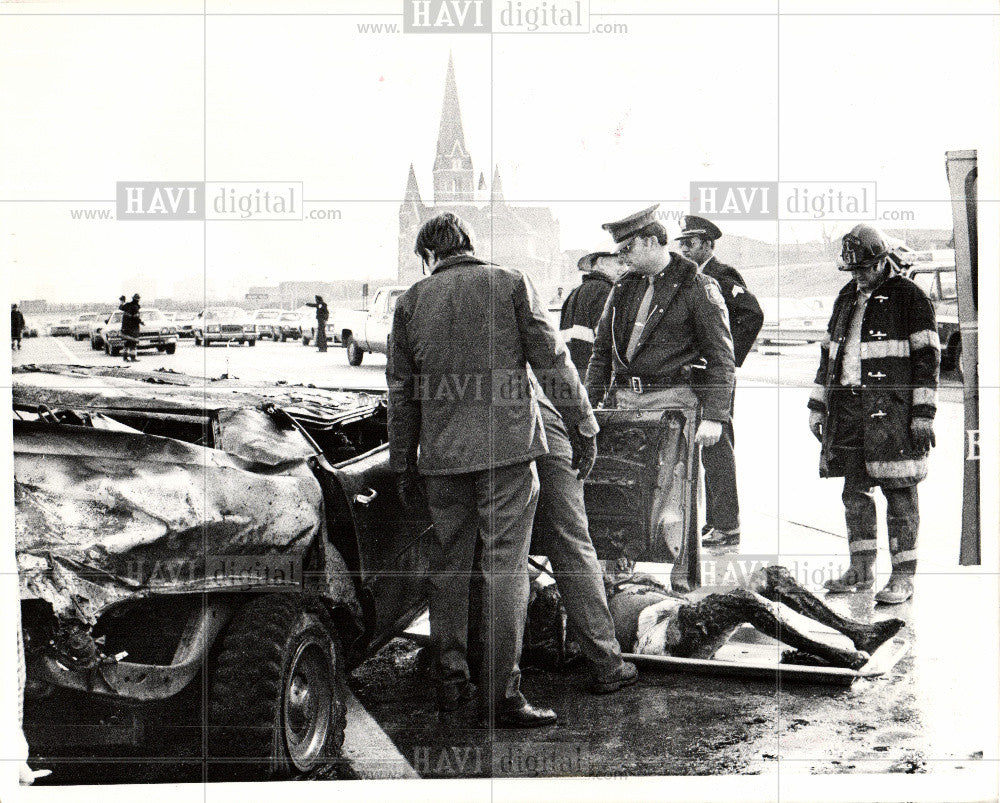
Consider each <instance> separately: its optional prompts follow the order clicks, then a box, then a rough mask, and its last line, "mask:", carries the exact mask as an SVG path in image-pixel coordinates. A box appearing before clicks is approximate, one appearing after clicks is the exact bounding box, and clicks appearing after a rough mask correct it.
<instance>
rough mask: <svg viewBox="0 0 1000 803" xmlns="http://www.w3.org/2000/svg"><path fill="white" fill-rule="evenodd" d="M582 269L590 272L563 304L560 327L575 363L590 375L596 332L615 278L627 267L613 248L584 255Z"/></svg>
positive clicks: (581, 263) (581, 260)
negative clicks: (611, 250) (613, 251)
mask: <svg viewBox="0 0 1000 803" xmlns="http://www.w3.org/2000/svg"><path fill="white" fill-rule="evenodd" d="M576 267H577V268H578V269H579V270H582V271H586V273H584V275H583V281H582V282H581V283H580V284H578V285H577V286H576V287H574V288H573V289H572V290H571V291H570V293H569V295H568V296H566V301H565V302H564V303H563V306H562V315H561V317H560V319H559V329H560V330H561V332H562V336H563V339H564V340H565V341H566V345H567V346H569V356H570V358H571V359H572V360H573V365H575V366H576V370H577V371H578V372H579V373H580V376H581V377H583V376H586V374H587V365H588V364H589V363H590V355H591V354H592V353H593V351H594V332H596V331H597V322H598V321H599V320H601V313H602V312H604V304H605V302H607V300H608V294H609V293H610V292H611V287H612V286H613V285H614V283H615V280H616V279H617V278H618V277H619V276H621V274H622V271H623V270H624V267H623V266H622V264H621V262H620V261H619V259H618V257H617V256H616V255H615V254H612V253H611V252H609V251H595V252H594V253H592V254H587V255H586V256H583V257H580V261H579V262H577V263H576Z"/></svg>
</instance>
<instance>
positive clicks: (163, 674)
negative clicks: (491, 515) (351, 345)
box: [12, 365, 700, 781]
mask: <svg viewBox="0 0 1000 803" xmlns="http://www.w3.org/2000/svg"><path fill="white" fill-rule="evenodd" d="M12 397H13V432H14V441H13V444H14V501H15V516H14V544H15V552H16V559H17V566H18V576H19V589H20V599H21V630H22V634H23V641H24V654H25V663H26V681H25V685H24V697H25V719H24V727H25V733H26V735H27V739H28V742H29V744H31V745H32V746H33V747H35V749H39V748H38V747H37V745H44V746H45V747H48V748H50V750H51V752H53V753H55V752H57V751H58V750H60V749H65V748H70V747H73V746H74V745H75V746H76V749H79V745H80V743H81V740H82V743H84V744H89V745H91V746H93V745H96V744H99V745H106V746H110V745H113V744H129V745H132V746H133V747H136V746H141V745H142V744H143V743H144V742H145V741H146V740H147V739H148V742H149V743H150V744H155V743H156V740H154V739H153V738H152V737H151V736H150V735H149V732H150V731H152V730H153V729H154V728H156V727H162V726H163V722H164V720H165V719H167V715H168V713H169V714H170V716H171V717H175V716H178V715H180V716H181V721H182V723H183V724H182V725H181V730H182V732H187V733H190V734H194V735H195V736H196V737H197V740H198V743H199V744H198V747H197V749H198V750H199V751H204V758H205V760H206V761H207V765H208V771H209V775H210V777H212V778H218V779H225V780H244V781H245V780H253V779H257V778H260V779H263V778H286V777H295V776H302V775H308V774H309V773H311V772H313V771H315V770H316V769H317V768H320V767H321V766H322V765H325V764H329V763H331V762H334V761H336V759H337V757H338V755H339V754H340V750H341V747H342V743H343V740H344V729H345V726H346V713H345V712H346V700H347V692H346V686H345V673H346V672H347V671H350V670H351V669H353V668H354V667H355V666H357V665H358V664H360V663H361V662H362V661H364V660H366V659H367V658H368V657H370V656H372V655H373V654H374V653H375V652H376V651H377V650H379V649H380V648H381V647H382V646H383V645H385V644H386V643H387V642H388V641H389V640H390V639H391V638H393V637H394V636H396V635H399V634H401V633H403V632H404V631H405V629H406V628H407V626H408V625H410V624H411V623H412V622H413V621H414V620H415V619H416V618H417V617H418V615H419V614H420V613H421V612H422V611H423V610H424V608H425V606H426V579H427V566H428V549H429V546H430V538H431V535H432V530H431V524H430V518H429V515H428V513H427V511H426V510H423V511H412V512H405V511H403V510H402V508H401V505H400V502H399V499H398V495H397V493H396V487H395V475H394V473H393V472H392V471H391V470H390V468H389V461H388V444H387V440H388V434H387V416H386V406H385V397H384V395H383V394H379V393H370V392H361V391H327V390H320V389H317V388H314V387H311V386H310V387H302V386H292V385H287V384H269V383H256V384H254V383H247V382H237V381H235V380H228V379H225V380H213V381H209V382H206V381H205V379H204V378H201V377H195V376H187V375H184V374H179V373H175V372H169V373H163V372H162V371H148V372H142V371H132V370H130V371H129V372H128V374H127V375H125V376H123V375H122V373H121V371H120V370H118V369H115V368H111V367H107V366H71V365H43V366H34V365H33V366H24V367H17V368H14V369H13V388H12ZM596 414H597V416H598V421H599V423H600V425H601V434H600V435H599V442H598V449H599V452H598V458H597V464H596V465H595V467H594V471H593V473H592V474H591V476H590V477H589V478H588V480H587V485H586V487H585V490H586V505H587V513H588V516H589V519H590V531H591V536H592V538H593V540H594V544H595V547H596V549H597V552H598V556H599V557H600V558H602V559H605V560H609V561H623V560H624V561H628V562H634V561H653V562H660V563H664V562H670V563H673V564H674V569H673V571H672V574H671V578H672V582H673V585H674V587H675V588H677V589H678V590H689V589H690V588H692V587H693V586H695V585H697V583H698V580H699V575H698V572H699V567H700V563H699V559H698V546H699V533H698V529H697V517H696V515H695V508H694V505H695V504H696V499H697V495H698V494H697V477H698V471H697V469H698V459H697V456H696V453H695V450H694V446H693V432H694V429H695V428H696V426H697V421H696V420H695V417H694V416H693V415H690V414H684V413H682V412H680V411H672V410H666V411H624V410H607V411H606V410H598V411H596ZM538 526H539V527H542V526H543V525H542V523H541V519H540V520H539V524H538ZM545 537H546V533H544V532H542V531H541V530H540V529H539V530H538V531H536V533H535V543H536V544H543V543H544V542H545V541H544V539H545ZM533 551H534V552H542V550H541V549H537V550H533ZM122 722H125V723H128V726H127V727H122V726H121V725H120V724H118V725H116V724H115V723H122ZM74 740H76V741H75V742H74ZM53 748H54V749H53ZM161 749H162V748H161ZM73 755H76V754H73Z"/></svg>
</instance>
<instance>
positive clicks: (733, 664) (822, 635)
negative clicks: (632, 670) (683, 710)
mask: <svg viewBox="0 0 1000 803" xmlns="http://www.w3.org/2000/svg"><path fill="white" fill-rule="evenodd" d="M808 635H810V636H813V637H814V638H817V639H822V640H824V641H828V642H831V643H834V644H837V645H838V646H843V647H845V648H850V646H851V642H850V640H849V639H848V638H847V637H846V636H842V635H841V634H839V633H837V632H835V631H833V630H828V629H826V628H819V629H814V630H811V631H809V633H808ZM788 649H789V648H788V647H787V646H785V645H784V644H781V643H780V642H778V641H775V640H774V639H773V638H771V637H770V636H766V635H765V634H763V633H761V632H760V631H759V630H756V629H755V628H753V627H752V626H751V625H744V626H743V627H741V628H740V629H739V630H737V631H736V633H735V634H733V637H732V638H731V639H730V640H729V642H728V643H727V644H725V645H724V646H723V647H722V648H721V649H720V650H719V651H718V652H717V653H716V654H715V656H714V657H712V658H705V659H702V658H675V657H673V656H665V655H638V654H635V653H625V654H624V655H623V657H624V658H625V659H626V660H628V661H632V662H634V663H635V664H636V665H638V666H639V667H641V668H643V669H644V670H647V671H648V670H655V671H661V672H686V673H690V674H696V675H706V676H714V677H736V678H741V679H744V680H763V681H770V682H772V683H777V684H779V685H780V684H785V683H795V684H803V683H805V684H819V685H830V686H850V685H851V684H852V683H854V682H855V681H856V680H859V679H861V678H876V677H879V676H880V675H884V674H886V673H887V672H889V671H891V670H892V668H893V667H894V666H896V664H898V663H899V661H900V660H901V659H902V658H903V656H904V655H906V653H907V651H908V650H909V649H910V644H909V642H908V641H907V640H906V639H904V638H901V637H895V638H891V639H889V640H888V641H887V642H886V643H885V644H883V645H882V646H881V647H879V648H878V649H877V650H876V651H875V652H874V654H873V655H872V657H871V659H870V660H869V661H868V663H867V664H865V665H864V666H863V667H861V668H860V669H857V670H855V669H845V668H842V667H834V666H802V665H798V664H787V663H781V655H782V653H783V652H786V651H787V650H788Z"/></svg>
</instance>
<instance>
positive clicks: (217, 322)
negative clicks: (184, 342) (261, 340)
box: [194, 307, 257, 347]
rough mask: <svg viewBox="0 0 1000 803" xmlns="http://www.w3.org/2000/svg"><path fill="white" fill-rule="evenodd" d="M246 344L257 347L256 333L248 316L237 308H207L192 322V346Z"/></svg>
mask: <svg viewBox="0 0 1000 803" xmlns="http://www.w3.org/2000/svg"><path fill="white" fill-rule="evenodd" d="M212 343H239V344H240V345H243V344H244V343H246V344H247V345H249V346H256V345H257V332H256V330H255V329H254V325H253V323H251V321H250V318H249V316H248V315H247V314H246V312H245V311H244V310H241V309H240V308H239V307H209V308H208V309H205V310H202V311H201V312H199V313H198V316H197V318H196V319H195V322H194V344H195V345H196V346H206V347H207V346H210V345H211V344H212Z"/></svg>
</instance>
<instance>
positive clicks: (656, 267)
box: [587, 204, 735, 446]
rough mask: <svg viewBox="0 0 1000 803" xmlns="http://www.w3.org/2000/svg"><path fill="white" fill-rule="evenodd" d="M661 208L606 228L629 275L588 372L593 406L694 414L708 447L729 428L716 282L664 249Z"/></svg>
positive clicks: (729, 386) (729, 344) (618, 289)
mask: <svg viewBox="0 0 1000 803" xmlns="http://www.w3.org/2000/svg"><path fill="white" fill-rule="evenodd" d="M658 206H659V204H656V205H654V206H651V207H649V208H648V209H644V210H642V211H641V212H637V213H636V214H634V215H630V216H629V217H627V218H624V219H623V220H618V221H615V222H613V223H605V224H604V228H605V229H606V230H608V231H609V232H611V236H612V237H613V238H614V241H615V242H616V243H617V244H618V252H617V253H618V255H619V258H620V259H621V260H622V261H623V262H624V264H625V265H627V266H628V268H629V270H628V272H627V273H626V274H625V275H624V276H622V278H621V279H619V280H618V282H617V283H616V284H615V285H614V287H613V288H612V290H611V294H610V296H609V297H608V302H607V305H606V306H605V309H604V314H603V315H602V316H601V321H600V323H599V324H598V326H597V334H596V336H595V338H594V353H593V356H592V357H591V358H590V366H589V367H588V369H587V392H588V393H589V394H590V400H591V403H592V404H594V405H597V404H599V403H601V402H604V403H605V406H617V407H620V408H624V409H664V408H668V407H681V408H688V409H692V410H693V409H696V408H697V407H698V405H699V403H700V405H701V419H702V420H701V423H700V424H699V426H698V430H697V432H696V433H695V440H696V441H697V442H698V443H700V444H701V445H702V446H712V445H713V444H715V443H716V442H718V440H719V438H720V437H721V436H722V429H723V426H724V425H725V424H726V423H728V422H729V412H730V408H731V406H732V395H733V381H734V370H735V363H734V358H733V341H732V337H731V335H730V333H729V319H728V313H727V312H726V303H725V301H724V300H723V298H722V292H721V291H720V290H719V285H718V282H716V281H715V279H713V278H711V277H710V276H706V275H704V274H702V273H699V272H698V266H697V265H695V264H694V263H693V262H692V261H691V260H689V259H686V258H685V257H683V256H681V255H680V254H675V253H672V252H671V251H669V250H668V249H667V243H668V242H669V237H668V235H667V230H666V228H664V226H663V224H662V223H660V222H659V221H657V220H655V218H654V213H655V211H656V209H657V208H658Z"/></svg>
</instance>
